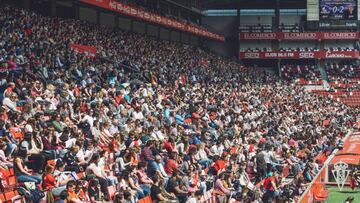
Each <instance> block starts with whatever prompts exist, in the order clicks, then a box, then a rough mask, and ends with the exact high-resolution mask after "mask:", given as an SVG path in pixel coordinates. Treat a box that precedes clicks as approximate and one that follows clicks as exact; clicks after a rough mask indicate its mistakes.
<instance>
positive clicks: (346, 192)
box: [326, 186, 360, 203]
mask: <svg viewBox="0 0 360 203" xmlns="http://www.w3.org/2000/svg"><path fill="white" fill-rule="evenodd" d="M327 188H328V190H329V191H330V192H329V199H328V201H326V202H327V203H343V202H344V201H345V199H346V198H347V197H349V196H353V197H354V198H355V199H354V201H353V202H354V203H356V202H360V189H359V188H356V189H355V190H354V191H352V190H351V188H350V187H348V186H344V188H343V191H341V192H340V191H339V188H338V187H337V186H335V187H332V186H329V187H327Z"/></svg>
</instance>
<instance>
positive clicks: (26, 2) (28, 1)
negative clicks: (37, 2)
mask: <svg viewBox="0 0 360 203" xmlns="http://www.w3.org/2000/svg"><path fill="white" fill-rule="evenodd" d="M30 1H31V0H24V4H23V6H24V8H25V9H30Z"/></svg>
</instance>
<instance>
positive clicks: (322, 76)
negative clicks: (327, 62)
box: [318, 66, 329, 82]
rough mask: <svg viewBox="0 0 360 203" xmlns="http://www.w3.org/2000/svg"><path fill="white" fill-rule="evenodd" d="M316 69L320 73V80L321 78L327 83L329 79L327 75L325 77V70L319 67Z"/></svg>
mask: <svg viewBox="0 0 360 203" xmlns="http://www.w3.org/2000/svg"><path fill="white" fill-rule="evenodd" d="M318 69H319V71H320V74H321V78H322V79H323V80H324V81H328V82H329V77H328V75H327V73H326V70H325V68H323V67H320V66H319V67H318Z"/></svg>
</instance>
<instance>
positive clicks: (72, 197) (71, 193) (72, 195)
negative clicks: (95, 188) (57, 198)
mask: <svg viewBox="0 0 360 203" xmlns="http://www.w3.org/2000/svg"><path fill="white" fill-rule="evenodd" d="M75 189H76V181H74V180H71V181H69V182H68V183H67V184H66V192H67V193H68V197H67V202H72V203H83V201H81V200H80V198H79V196H78V194H76V192H75Z"/></svg>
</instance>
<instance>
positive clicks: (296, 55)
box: [240, 51, 359, 59]
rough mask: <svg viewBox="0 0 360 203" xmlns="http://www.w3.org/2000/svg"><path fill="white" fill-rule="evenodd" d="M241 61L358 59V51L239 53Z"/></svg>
mask: <svg viewBox="0 0 360 203" xmlns="http://www.w3.org/2000/svg"><path fill="white" fill-rule="evenodd" d="M240 58H241V59H312V58H315V59H338V58H341V59H343V58H349V59H352V58H359V52H358V51H332V52H329V51H310V52H240Z"/></svg>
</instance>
